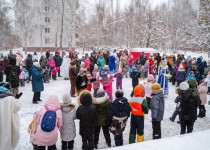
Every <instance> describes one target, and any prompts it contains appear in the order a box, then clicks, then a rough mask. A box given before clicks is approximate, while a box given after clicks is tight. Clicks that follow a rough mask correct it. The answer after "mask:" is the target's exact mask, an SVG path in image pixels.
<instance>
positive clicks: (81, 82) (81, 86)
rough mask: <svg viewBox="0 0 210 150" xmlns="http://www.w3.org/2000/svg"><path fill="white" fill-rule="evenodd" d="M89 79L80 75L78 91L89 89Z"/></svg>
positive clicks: (78, 77) (77, 81)
mask: <svg viewBox="0 0 210 150" xmlns="http://www.w3.org/2000/svg"><path fill="white" fill-rule="evenodd" d="M87 83H88V78H87V76H81V75H78V76H77V79H76V88H77V89H78V90H81V89H85V88H87Z"/></svg>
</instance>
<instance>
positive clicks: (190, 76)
mask: <svg viewBox="0 0 210 150" xmlns="http://www.w3.org/2000/svg"><path fill="white" fill-rule="evenodd" d="M189 79H193V80H195V81H196V78H195V73H194V72H193V71H191V72H190V74H189V76H188V77H187V80H189Z"/></svg>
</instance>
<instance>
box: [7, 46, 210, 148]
mask: <svg viewBox="0 0 210 150" xmlns="http://www.w3.org/2000/svg"><path fill="white" fill-rule="evenodd" d="M15 51H17V49H16V50H15ZM3 53H4V54H8V53H9V51H7V52H3ZM31 54H32V53H31ZM43 54H45V53H43ZM38 55H39V56H40V55H41V54H40V53H38ZM187 55H191V56H192V57H194V56H195V57H199V56H201V55H203V56H206V55H207V54H206V53H192V52H188V53H187V54H186V55H185V56H187ZM205 58H206V59H207V57H205ZM141 82H143V81H141ZM115 84H116V82H115V81H114V82H113V96H114V93H115V91H116V86H115ZM101 88H102V87H101ZM19 89H20V92H23V95H22V97H21V98H20V99H19V101H20V102H21V104H22V108H21V110H20V112H19V117H20V141H19V143H18V146H17V148H16V150H31V149H32V145H31V143H30V136H29V134H28V133H27V128H28V125H29V124H30V122H31V120H32V117H33V113H34V112H35V111H37V110H39V109H40V108H41V107H43V105H44V103H45V101H46V100H47V99H48V98H49V97H50V95H57V96H58V97H59V100H60V102H62V95H63V94H64V93H69V91H70V81H69V80H63V78H58V80H56V81H51V82H50V83H46V84H44V89H45V90H44V92H42V93H41V99H42V100H43V101H42V102H40V103H39V104H38V105H34V104H32V98H33V92H32V87H31V83H29V84H26V86H25V87H20V88H19ZM131 90H132V85H131V79H130V78H124V79H123V91H124V93H125V95H124V96H125V97H127V98H129V97H130V93H131ZM169 90H170V91H169V96H168V97H167V98H165V114H164V120H163V121H162V124H161V128H162V138H168V137H172V136H176V135H179V134H180V125H179V124H178V123H176V121H177V120H176V121H175V122H171V121H170V120H169V118H170V117H171V115H172V113H173V112H174V110H175V107H176V104H175V103H174V99H175V97H176V94H175V87H174V86H172V85H171V83H169ZM208 100H210V96H208ZM73 101H74V102H75V104H77V99H76V98H73ZM206 110H207V114H206V117H205V118H203V119H200V118H199V119H198V120H197V121H196V123H195V125H194V131H193V132H196V131H202V130H206V129H210V105H206ZM177 119H178V118H177ZM76 127H77V128H76V131H77V136H76V138H75V144H74V147H75V148H74V149H75V150H80V149H81V146H82V140H81V136H80V135H79V133H78V132H79V121H78V120H76ZM129 131H130V120H128V124H127V126H126V129H125V132H124V134H123V135H124V145H126V144H128V139H129ZM204 132H205V131H204ZM204 132H202V133H204ZM206 132H208V133H209V131H206ZM144 133H145V141H149V140H152V123H151V117H150V112H149V114H148V115H145V128H144ZM193 135H194V136H192V137H191V138H190V139H192V138H197V137H196V134H193ZM206 135H207V134H205V133H204V134H203V136H206ZM208 135H209V134H208ZM111 138H112V146H114V139H113V136H112V135H111ZM179 138H180V139H183V140H189V138H182V136H176V137H175V139H177V140H175V141H180V139H179ZM206 138H208V137H206ZM197 140H200V139H199V138H197ZM165 141H167V139H166V140H165ZM171 141H173V139H172V140H171ZM158 142H159V140H156V141H155V142H151V144H153V143H156V144H158ZM105 143H106V142H105V139H104V137H103V134H102V132H101V134H100V139H99V144H98V148H99V149H103V148H107V145H106V144H105ZM147 143H148V142H147ZM160 143H161V141H160ZM162 143H163V144H166V142H164V141H162ZM183 143H184V142H183ZM151 144H149V143H148V145H151ZM170 144H173V145H171V146H170V148H172V147H173V146H177V145H176V142H174V143H170ZM189 144H190V145H189V148H190V147H193V146H194V145H196V142H195V141H194V140H190V143H189ZM200 144H202V150H204V149H209V145H208V143H205V142H203V143H200ZM56 145H57V148H58V150H60V149H61V141H60V138H59V140H58V142H57V143H56ZM139 146H140V145H139ZM142 146H144V144H143V145H142ZM145 146H146V147H148V150H152V149H154V147H149V146H147V144H146V142H145ZM131 148H133V149H137V148H136V145H135V144H134V145H133V147H130V146H129V147H125V149H131ZM118 149H122V148H118ZM162 149H169V147H163V148H162ZM177 149H178V148H177ZM182 149H183V150H184V149H186V147H182V146H179V150H182Z"/></svg>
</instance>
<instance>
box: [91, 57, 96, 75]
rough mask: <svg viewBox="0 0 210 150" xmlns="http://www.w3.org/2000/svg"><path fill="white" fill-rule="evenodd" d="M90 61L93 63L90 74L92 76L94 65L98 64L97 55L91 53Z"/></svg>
mask: <svg viewBox="0 0 210 150" xmlns="http://www.w3.org/2000/svg"><path fill="white" fill-rule="evenodd" d="M90 61H91V65H90V73H91V74H92V72H93V70H94V65H95V64H96V63H97V55H96V54H94V53H91V55H90ZM92 75H93V74H92Z"/></svg>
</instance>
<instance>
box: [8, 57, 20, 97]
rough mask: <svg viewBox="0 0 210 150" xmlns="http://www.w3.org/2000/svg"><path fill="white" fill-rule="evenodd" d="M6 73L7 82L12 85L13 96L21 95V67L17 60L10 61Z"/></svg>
mask: <svg viewBox="0 0 210 150" xmlns="http://www.w3.org/2000/svg"><path fill="white" fill-rule="evenodd" d="M4 73H5V75H6V82H9V83H10V84H11V91H12V94H13V96H14V97H15V96H16V95H18V94H19V75H20V67H19V66H17V65H16V58H15V57H11V58H10V60H9V65H7V66H6V68H5V70H4Z"/></svg>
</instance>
